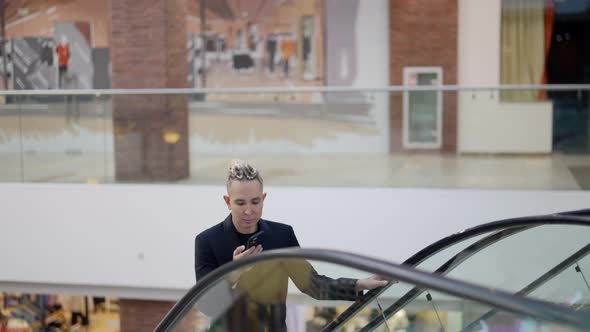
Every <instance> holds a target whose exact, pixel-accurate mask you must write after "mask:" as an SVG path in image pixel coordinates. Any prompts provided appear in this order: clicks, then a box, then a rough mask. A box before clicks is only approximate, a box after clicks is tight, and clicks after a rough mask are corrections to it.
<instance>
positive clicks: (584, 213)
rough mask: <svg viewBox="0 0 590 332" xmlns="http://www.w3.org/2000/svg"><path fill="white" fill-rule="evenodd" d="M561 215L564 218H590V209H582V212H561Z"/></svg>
mask: <svg viewBox="0 0 590 332" xmlns="http://www.w3.org/2000/svg"><path fill="white" fill-rule="evenodd" d="M559 215H562V216H578V217H586V218H588V217H590V209H582V210H574V211H567V212H560V213H559Z"/></svg>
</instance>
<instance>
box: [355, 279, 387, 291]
mask: <svg viewBox="0 0 590 332" xmlns="http://www.w3.org/2000/svg"><path fill="white" fill-rule="evenodd" d="M387 283H388V281H387V280H385V279H383V278H381V277H380V276H378V275H372V276H370V277H368V278H365V279H359V280H357V281H356V285H355V287H354V290H355V291H356V292H357V293H358V292H360V291H363V290H371V289H375V288H378V287H383V286H387Z"/></svg>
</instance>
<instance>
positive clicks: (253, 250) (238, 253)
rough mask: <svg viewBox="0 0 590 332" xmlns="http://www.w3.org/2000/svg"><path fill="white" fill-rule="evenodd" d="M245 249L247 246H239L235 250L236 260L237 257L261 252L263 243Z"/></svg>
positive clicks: (240, 257)
mask: <svg viewBox="0 0 590 332" xmlns="http://www.w3.org/2000/svg"><path fill="white" fill-rule="evenodd" d="M244 249H246V246H239V247H237V248H236V249H235V250H234V258H233V260H234V261H235V260H236V259H242V258H244V257H248V256H250V255H255V254H258V253H260V252H261V251H262V245H260V244H259V245H257V246H256V247H252V248H250V249H248V250H246V251H244Z"/></svg>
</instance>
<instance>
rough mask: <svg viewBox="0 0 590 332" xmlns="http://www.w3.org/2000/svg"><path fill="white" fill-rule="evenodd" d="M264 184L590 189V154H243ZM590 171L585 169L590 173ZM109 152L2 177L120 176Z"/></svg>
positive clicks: (71, 179)
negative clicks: (334, 155) (115, 174)
mask: <svg viewBox="0 0 590 332" xmlns="http://www.w3.org/2000/svg"><path fill="white" fill-rule="evenodd" d="M241 157H242V158H244V159H247V160H249V161H251V162H252V163H254V164H255V165H256V166H257V167H258V168H259V169H260V170H261V172H262V174H263V177H264V180H265V184H266V185H275V186H342V187H345V186H361V187H404V188H408V187H413V188H471V189H525V190H580V189H588V188H590V179H589V177H588V175H587V174H588V173H587V172H588V171H587V170H588V169H590V155H563V154H553V155H548V156H498V155H492V156H489V155H486V156H481V155H455V154H452V155H445V154H400V155H392V156H359V155H353V156H337V157H327V156H321V157H320V156H241ZM229 162H230V158H229V157H225V156H212V155H210V156H204V155H201V154H199V155H194V154H193V155H192V157H191V176H190V178H188V179H184V180H180V181H177V182H175V183H177V184H189V185H199V184H208V185H221V184H223V183H225V176H226V173H225V172H226V168H227V165H228V164H229ZM584 172H586V173H584ZM113 174H114V166H113V162H112V157H111V156H105V154H101V153H96V154H85V155H75V156H63V155H58V156H56V155H51V154H47V155H36V156H34V157H29V158H27V159H26V160H25V167H24V168H22V173H21V167H20V160H19V159H18V158H17V157H16V156H13V157H11V158H6V157H4V158H0V181H4V182H21V181H25V182H54V183H56V182H57V183H77V182H82V183H111V182H114V180H113V178H114V175H113Z"/></svg>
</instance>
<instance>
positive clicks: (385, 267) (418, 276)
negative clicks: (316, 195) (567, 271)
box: [154, 248, 590, 332]
mask: <svg viewBox="0 0 590 332" xmlns="http://www.w3.org/2000/svg"><path fill="white" fill-rule="evenodd" d="M278 259H305V260H314V261H322V262H326V263H333V264H339V265H343V266H347V267H350V268H353V269H358V270H362V271H364V272H367V273H373V274H377V275H381V276H383V277H384V278H391V279H395V280H400V281H403V282H406V283H410V284H414V285H418V286H421V287H424V288H428V289H432V290H436V291H439V292H443V293H447V294H449V295H452V296H456V297H460V298H465V299H468V300H472V301H477V302H481V303H483V304H486V305H490V306H492V307H495V308H498V309H501V310H506V311H509V312H511V313H516V314H520V315H524V316H530V317H533V318H536V319H540V320H544V321H548V322H554V323H561V324H565V325H570V326H572V327H577V328H582V329H585V328H588V327H590V318H589V317H586V316H585V315H581V314H579V313H577V312H575V311H573V310H571V309H569V308H566V307H561V306H558V305H554V304H551V303H546V302H542V301H537V300H532V299H527V298H523V297H518V296H515V295H513V294H509V293H506V292H503V291H499V290H495V289H490V288H485V287H481V286H478V285H474V284H471V283H466V282H463V281H459V280H454V279H450V278H446V277H443V276H439V275H435V274H431V273H428V272H423V271H419V270H414V269H412V268H410V267H408V266H402V265H397V264H394V263H391V262H387V261H384V260H381V259H376V258H372V257H368V256H363V255H358V254H352V253H347V252H343V251H336V250H326V249H303V248H288V249H276V250H270V251H267V252H263V253H260V254H258V255H252V256H249V257H246V258H244V259H240V260H236V261H232V262H230V263H227V264H224V265H222V266H221V267H219V268H217V269H216V270H214V271H212V272H211V273H209V274H208V275H207V276H205V277H204V278H203V279H202V280H201V281H199V282H198V283H197V284H196V285H195V286H193V288H191V289H190V290H189V291H188V293H187V294H186V295H185V296H183V297H182V298H181V299H180V300H179V301H178V302H177V303H176V304H175V305H174V306H173V307H172V309H171V310H170V311H169V312H168V314H167V315H166V316H165V317H164V319H163V320H162V321H161V322H160V324H159V325H158V326H157V327H156V329H155V330H154V331H156V332H164V331H170V329H172V328H174V326H175V325H176V323H178V321H179V320H180V319H181V318H182V317H183V316H184V315H185V314H186V313H187V312H188V311H189V310H190V309H191V307H192V306H193V304H194V303H195V302H196V301H197V300H198V299H199V298H200V296H202V295H203V294H204V293H205V292H206V291H207V290H208V289H209V288H210V287H212V286H213V285H214V284H215V283H217V282H218V281H220V280H223V278H224V277H226V276H227V275H229V274H230V273H232V272H234V271H236V270H238V269H241V268H243V267H246V266H248V265H252V264H255V263H258V262H262V261H268V260H278Z"/></svg>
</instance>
